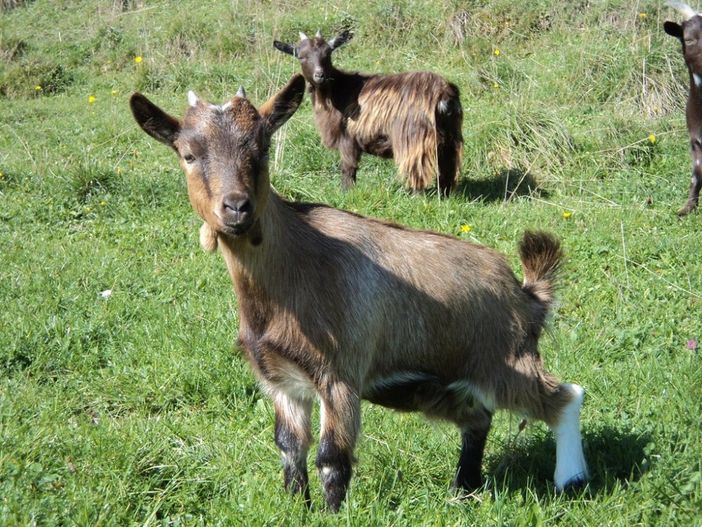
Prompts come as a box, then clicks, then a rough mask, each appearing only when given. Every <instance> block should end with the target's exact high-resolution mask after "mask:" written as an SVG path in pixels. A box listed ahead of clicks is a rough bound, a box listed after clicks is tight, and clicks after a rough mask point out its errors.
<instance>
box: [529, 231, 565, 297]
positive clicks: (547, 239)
mask: <svg viewBox="0 0 702 527" xmlns="http://www.w3.org/2000/svg"><path fill="white" fill-rule="evenodd" d="M519 256H520V258H521V260H522V267H523V268H524V284H523V285H522V289H524V291H527V292H528V293H531V294H532V295H534V297H536V299H537V300H539V302H540V303H541V304H542V305H543V306H544V307H545V308H546V309H548V308H549V307H550V306H551V305H552V304H553V301H554V297H555V281H556V275H557V274H558V268H559V267H560V264H561V260H562V259H563V251H562V250H561V243H560V242H559V241H558V238H556V237H555V236H553V235H552V234H548V233H546V232H533V231H526V232H525V233H524V237H523V238H522V241H521V242H519Z"/></svg>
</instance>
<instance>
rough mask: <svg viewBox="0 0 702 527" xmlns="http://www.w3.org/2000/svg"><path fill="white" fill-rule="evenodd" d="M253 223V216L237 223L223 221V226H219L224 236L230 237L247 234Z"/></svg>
mask: <svg viewBox="0 0 702 527" xmlns="http://www.w3.org/2000/svg"><path fill="white" fill-rule="evenodd" d="M253 224H254V220H253V218H251V219H246V220H244V221H241V222H236V223H223V224H222V226H221V227H220V228H219V231H220V232H221V233H222V234H223V235H224V236H227V237H230V238H239V237H241V236H244V235H245V234H247V233H248V232H249V230H250V229H251V226H252V225H253Z"/></svg>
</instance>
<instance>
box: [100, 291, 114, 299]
mask: <svg viewBox="0 0 702 527" xmlns="http://www.w3.org/2000/svg"><path fill="white" fill-rule="evenodd" d="M100 296H101V297H102V298H104V299H105V300H107V299H108V298H110V297H111V296H112V289H105V290H104V291H100Z"/></svg>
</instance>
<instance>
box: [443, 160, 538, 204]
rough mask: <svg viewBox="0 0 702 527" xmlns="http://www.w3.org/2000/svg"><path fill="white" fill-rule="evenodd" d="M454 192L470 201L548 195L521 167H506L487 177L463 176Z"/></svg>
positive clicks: (506, 199) (504, 199) (531, 175)
mask: <svg viewBox="0 0 702 527" xmlns="http://www.w3.org/2000/svg"><path fill="white" fill-rule="evenodd" d="M454 194H455V195H456V196H461V197H463V198H465V199H466V200H468V201H511V200H512V199H514V198H515V197H519V196H541V197H548V193H547V192H546V191H545V190H543V189H542V188H540V186H539V184H538V183H537V181H536V179H534V176H533V174H531V173H530V172H528V171H524V170H522V169H519V168H505V169H503V170H501V171H500V172H499V173H498V174H497V175H495V176H493V177H489V178H486V179H466V178H462V179H461V180H459V182H458V184H457V185H456V188H455V190H454Z"/></svg>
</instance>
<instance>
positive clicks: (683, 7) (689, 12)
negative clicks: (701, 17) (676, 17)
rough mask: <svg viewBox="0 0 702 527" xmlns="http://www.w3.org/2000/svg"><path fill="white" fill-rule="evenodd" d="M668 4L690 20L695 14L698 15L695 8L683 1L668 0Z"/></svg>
mask: <svg viewBox="0 0 702 527" xmlns="http://www.w3.org/2000/svg"><path fill="white" fill-rule="evenodd" d="M666 4H667V5H668V6H669V7H672V8H673V9H675V10H676V11H679V12H680V13H681V14H682V15H683V16H684V17H685V20H690V19H691V18H692V17H693V16H696V15H697V13H696V12H695V10H694V9H692V8H691V7H690V6H689V5H687V4H685V3H683V2H666Z"/></svg>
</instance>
